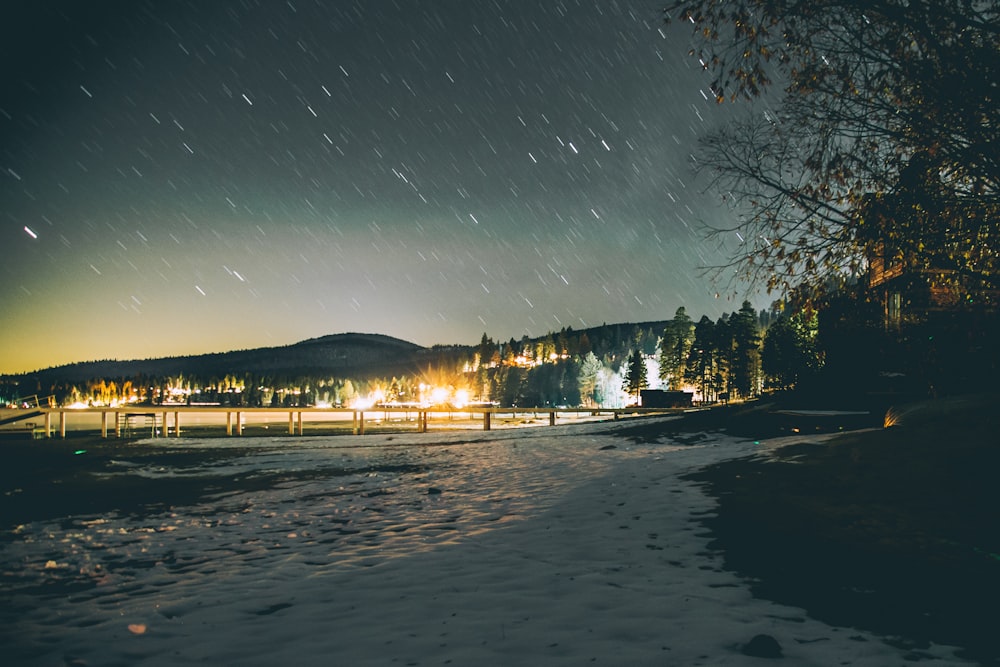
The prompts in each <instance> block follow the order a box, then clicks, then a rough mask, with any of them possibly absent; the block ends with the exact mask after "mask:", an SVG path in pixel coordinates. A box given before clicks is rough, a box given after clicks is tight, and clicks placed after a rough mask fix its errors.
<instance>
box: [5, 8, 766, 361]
mask: <svg viewBox="0 0 1000 667" xmlns="http://www.w3.org/2000/svg"><path fill="white" fill-rule="evenodd" d="M659 9H660V5H659V3H658V2H656V1H655V0H652V1H645V0H642V1H632V2H628V1H624V0H623V1H621V2H613V1H609V0H581V1H579V2H574V1H569V0H567V1H556V0H551V1H550V0H545V1H544V2H533V1H529V0H523V1H521V0H512V1H509V2H506V1H502V0H496V1H487V0H482V1H479V0H476V1H473V0H450V1H444V0H395V1H382V0H357V1H347V0H326V1H317V0H289V1H288V2H285V1H284V0H258V1H254V0H245V1H243V2H231V1H214V0H213V1H212V2H201V1H200V0H198V1H192V2H166V1H150V2H133V1H128V2H100V1H95V2H77V1H75V0H72V1H66V2H44V1H42V2H39V1H37V0H36V1H29V2H5V3H4V9H3V10H0V12H2V20H0V22H2V23H3V26H4V27H3V28H2V29H0V32H2V39H3V44H2V46H0V49H2V50H3V61H2V62H3V64H2V67H3V78H2V93H0V128H2V130H0V213H2V217H0V276H2V279H3V285H2V289H0V324H2V326H0V372H21V371H27V370H33V369H37V368H42V367H48V366H53V365H57V364H63V363H69V362H73V361H85V360H94V359H108V358H117V359H131V358H147V357H160V356H172V355H179V354H194V353H203V352H218V351H225V350H231V349H241V348H252V347H261V346H271V345H284V344H289V343H294V342H297V341H300V340H303V339H306V338H312V337H316V336H322V335H326V334H331V333H342V332H349V331H358V332H372V333H383V334H388V335H391V336H396V337H399V338H403V339H406V340H410V341H413V342H416V343H419V344H422V345H432V344H435V343H467V344H474V343H477V342H478V341H479V338H480V336H481V335H482V333H483V332H487V333H488V334H489V335H490V336H492V337H494V338H496V339H498V340H507V339H508V338H510V337H518V338H520V337H521V336H522V335H524V334H527V335H530V336H537V335H542V334H545V333H546V332H548V331H558V330H559V329H560V328H562V327H564V326H572V327H573V328H576V329H580V328H584V327H587V326H595V325H600V324H602V323H605V322H607V323H613V322H624V321H633V322H634V321H644V320H653V319H668V318H670V317H672V316H673V314H674V311H675V310H676V308H677V307H678V306H685V307H686V308H687V310H688V313H689V314H691V315H693V316H694V317H695V318H697V317H700V316H701V315H702V314H707V315H709V316H710V317H712V318H713V319H714V318H716V317H718V316H719V315H721V314H722V313H723V312H727V311H729V312H731V311H734V310H736V309H738V308H739V305H740V303H741V301H742V299H743V298H744V296H745V294H743V293H741V292H738V291H734V288H733V286H731V285H729V284H726V283H722V284H715V283H712V282H711V281H710V280H709V279H708V278H706V277H704V276H703V275H702V273H701V271H700V267H703V266H705V265H710V264H716V263H718V262H720V261H721V259H722V254H721V252H720V251H719V250H718V249H717V247H716V245H715V243H714V242H709V241H706V240H704V238H703V235H704V230H703V226H704V225H705V224H706V223H709V224H713V223H719V222H721V221H725V220H727V219H728V218H730V217H731V216H732V213H731V211H729V210H728V209H727V208H725V206H724V205H723V204H722V203H721V200H720V197H719V195H718V194H717V193H715V192H713V191H709V190H706V187H707V182H706V181H705V179H704V178H699V179H696V178H695V176H694V174H693V172H692V170H691V166H690V154H691V153H692V151H693V150H694V147H695V141H696V139H697V137H698V136H699V135H700V134H702V133H704V132H705V131H706V130H707V129H708V128H709V127H710V126H712V125H713V124H715V123H718V122H721V121H722V120H724V118H723V117H724V116H725V115H726V114H729V113H731V111H730V110H729V109H727V108H725V107H723V108H720V107H718V106H717V105H716V104H715V103H714V102H713V101H710V100H709V99H708V97H709V96H707V95H706V93H707V85H708V83H709V76H708V75H707V74H705V73H703V72H702V71H701V70H700V68H699V66H698V63H697V61H696V60H694V59H693V58H691V57H690V56H688V55H687V51H688V48H689V42H688V38H689V34H690V29H689V28H687V27H671V28H666V27H665V26H663V24H662V21H661V16H660V13H659ZM717 293H718V294H717ZM755 303H756V302H755ZM757 305H760V304H757Z"/></svg>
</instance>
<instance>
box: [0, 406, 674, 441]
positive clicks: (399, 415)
mask: <svg viewBox="0 0 1000 667" xmlns="http://www.w3.org/2000/svg"><path fill="white" fill-rule="evenodd" d="M17 412H18V411H16V410H15V411H10V410H7V411H4V413H5V414H7V413H12V414H13V417H10V416H9V417H8V418H7V419H6V420H5V421H7V422H11V421H21V420H19V419H17ZM680 412H683V410H678V409H662V408H661V409H653V408H649V409H646V408H498V407H466V408H440V407H429V408H424V407H419V408H414V407H397V406H385V407H371V408H366V409H364V410H361V409H353V408H315V407H295V408H248V407H223V406H128V407H117V408H85V409H71V408H58V407H51V408H44V407H41V408H35V409H33V410H31V411H28V410H25V411H24V412H23V413H22V414H24V417H23V419H24V420H27V419H33V421H32V422H31V424H30V426H31V427H32V429H33V432H34V434H35V437H40V438H54V437H59V438H65V437H66V433H67V431H68V430H72V431H94V430H97V429H98V426H97V421H98V420H99V424H100V425H99V430H100V434H101V437H102V438H137V437H138V438H148V437H154V438H155V437H173V438H177V437H181V435H182V434H183V433H184V432H185V430H194V431H197V433H196V435H198V436H204V435H210V431H211V430H215V429H221V428H223V427H224V428H225V434H226V435H227V436H242V435H244V434H245V432H246V430H247V428H248V427H256V430H262V429H269V428H270V427H271V426H272V425H278V424H280V427H279V428H280V429H281V430H284V425H285V424H286V423H287V433H288V434H289V435H303V434H304V432H305V431H306V428H305V427H306V425H309V426H310V429H309V430H310V431H313V432H315V431H317V430H325V431H336V432H338V433H343V432H349V433H351V434H354V435H364V434H365V431H366V428H368V429H372V428H376V427H377V428H381V429H383V430H384V429H386V428H389V427H391V428H393V429H394V430H400V429H405V430H411V431H416V432H418V433H426V432H427V431H428V430H430V429H431V427H432V426H433V427H434V428H435V429H440V430H454V429H456V428H461V429H472V428H477V429H478V428H481V429H482V430H484V431H489V430H492V429H494V428H510V427H513V426H527V425H545V424H547V425H549V426H555V425H556V424H559V423H576V422H582V421H599V420H608V419H614V420H617V419H621V418H623V417H626V416H639V415H648V414H678V413H680ZM38 421H43V422H44V425H40V424H38V423H37V422H38ZM324 427H325V428H324ZM277 432H280V430H279V431H277ZM260 434H261V435H266V434H269V435H275V434H276V430H268V431H266V433H260Z"/></svg>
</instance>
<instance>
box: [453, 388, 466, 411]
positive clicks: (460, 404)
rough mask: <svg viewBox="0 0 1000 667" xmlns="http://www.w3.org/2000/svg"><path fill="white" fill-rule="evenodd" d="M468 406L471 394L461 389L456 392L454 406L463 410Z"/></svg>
mask: <svg viewBox="0 0 1000 667" xmlns="http://www.w3.org/2000/svg"><path fill="white" fill-rule="evenodd" d="M468 404H469V392H467V391H466V390H465V389H459V390H458V391H456V392H455V398H454V399H452V405H454V406H455V407H456V408H458V409H460V410H461V409H462V408H464V407H465V406H466V405H468Z"/></svg>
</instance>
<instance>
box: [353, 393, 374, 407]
mask: <svg viewBox="0 0 1000 667" xmlns="http://www.w3.org/2000/svg"><path fill="white" fill-rule="evenodd" d="M373 405H375V401H374V399H372V398H371V397H370V396H358V397H357V398H355V399H354V401H353V402H352V403H351V407H352V408H354V409H355V410H367V409H368V408H370V407H372V406H373Z"/></svg>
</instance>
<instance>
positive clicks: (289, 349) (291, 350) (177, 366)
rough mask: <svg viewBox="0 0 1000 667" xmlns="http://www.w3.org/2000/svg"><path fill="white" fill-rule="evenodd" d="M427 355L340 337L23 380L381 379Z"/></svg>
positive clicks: (58, 370)
mask: <svg viewBox="0 0 1000 667" xmlns="http://www.w3.org/2000/svg"><path fill="white" fill-rule="evenodd" d="M432 356H433V355H432V350H431V349H429V348H425V347H421V346H420V345H417V344H415V343H410V342H408V341H404V340H400V339H398V338H393V337H391V336H383V335H381V334H363V333H343V334H333V335H329V336H322V337H320V338H310V339H308V340H304V341H301V342H298V343H294V344H292V345H284V346H278V347H262V348H256V349H251V350H236V351H231V352H218V353H210V354H200V355H192V356H180V357H164V358H159V359H142V360H128V361H119V360H103V361H85V362H78V363H74V364H68V365H65V366H55V367H52V368H47V369H45V370H41V371H38V372H35V373H28V374H26V375H28V376H31V377H33V378H37V379H38V380H39V381H40V382H41V383H42V384H43V385H45V384H47V383H48V382H49V381H61V382H84V381H86V380H89V379H92V378H122V377H138V376H147V377H165V376H177V375H199V376H224V375H228V374H241V373H245V372H253V373H257V374H262V375H300V374H309V375H344V374H352V375H354V374H358V375H369V374H382V373H386V372H389V373H390V374H392V372H393V371H403V370H410V369H413V368H415V367H417V366H418V365H419V364H420V363H421V361H425V360H429V359H430V358H431V357H432Z"/></svg>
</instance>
